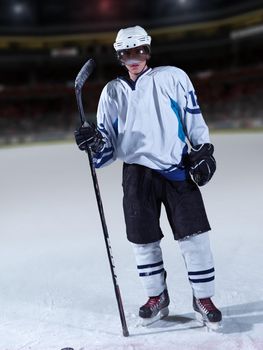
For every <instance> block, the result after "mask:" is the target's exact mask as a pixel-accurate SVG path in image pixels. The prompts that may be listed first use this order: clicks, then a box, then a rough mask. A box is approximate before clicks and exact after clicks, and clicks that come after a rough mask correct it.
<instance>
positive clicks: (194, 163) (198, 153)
mask: <svg viewBox="0 0 263 350" xmlns="http://www.w3.org/2000/svg"><path fill="white" fill-rule="evenodd" d="M213 153H214V146H213V145H212V144H211V143H203V144H201V145H197V146H195V147H192V148H191V151H190V153H189V158H188V159H189V165H190V174H191V175H192V177H193V180H194V181H195V182H196V183H197V185H198V186H204V185H205V184H207V183H208V181H210V180H211V178H212V176H213V175H214V173H215V171H216V161H215V158H214V157H213Z"/></svg>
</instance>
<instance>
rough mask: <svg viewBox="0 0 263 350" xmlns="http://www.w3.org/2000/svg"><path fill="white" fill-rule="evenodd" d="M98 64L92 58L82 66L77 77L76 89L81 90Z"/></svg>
mask: <svg viewBox="0 0 263 350" xmlns="http://www.w3.org/2000/svg"><path fill="white" fill-rule="evenodd" d="M95 66H96V63H95V61H94V60H93V59H92V58H90V59H89V60H88V61H87V62H86V63H85V64H84V66H83V67H82V68H81V70H80V71H79V73H78V75H77V77H76V79H75V89H76V90H81V89H82V87H83V85H84V84H85V81H86V80H87V79H88V77H89V76H90V75H91V73H92V72H93V70H94V68H95Z"/></svg>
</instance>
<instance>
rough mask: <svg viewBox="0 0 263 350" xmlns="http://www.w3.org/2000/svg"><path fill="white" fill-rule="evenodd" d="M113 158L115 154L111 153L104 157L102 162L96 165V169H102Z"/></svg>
mask: <svg viewBox="0 0 263 350" xmlns="http://www.w3.org/2000/svg"><path fill="white" fill-rule="evenodd" d="M112 158H113V153H110V154H108V155H106V156H105V157H102V158H101V161H99V162H96V163H95V168H100V167H101V166H102V165H103V164H105V163H107V162H108V161H109V160H110V159H112Z"/></svg>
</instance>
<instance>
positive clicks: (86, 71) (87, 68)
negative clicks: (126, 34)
mask: <svg viewBox="0 0 263 350" xmlns="http://www.w3.org/2000/svg"><path fill="white" fill-rule="evenodd" d="M94 68H95V62H94V60H93V59H89V60H88V61H87V62H86V63H85V64H84V66H83V67H82V68H81V70H80V72H79V73H78V75H77V77H76V80H75V93H76V99H77V105H78V110H79V116H80V121H81V124H82V125H88V124H89V122H88V121H87V119H86V116H85V113H84V109H83V104H82V87H83V85H84V84H85V82H86V80H87V79H88V77H89V76H90V74H91V73H92V71H93V69H94ZM86 153H87V154H88V157H89V164H90V170H91V176H92V180H93V186H94V190H95V194H96V199H97V204H98V209H99V214H100V219H101V225H102V230H103V234H104V240H105V244H106V250H107V255H108V259H109V264H110V270H111V276H112V281H113V285H114V291H115V296H116V300H117V304H118V309H119V314H120V320H121V325H122V332H123V335H124V337H128V336H129V331H128V328H127V324H126V319H125V314H124V309H123V304H122V299H121V294H120V288H119V285H118V282H117V275H116V273H115V265H114V260H113V255H112V249H111V244H110V238H109V234H108V229H107V225H106V220H105V216H104V210H103V206H102V200H101V196H100V190H99V184H98V179H97V174H96V171H95V167H94V164H93V160H92V153H91V150H90V148H87V149H86Z"/></svg>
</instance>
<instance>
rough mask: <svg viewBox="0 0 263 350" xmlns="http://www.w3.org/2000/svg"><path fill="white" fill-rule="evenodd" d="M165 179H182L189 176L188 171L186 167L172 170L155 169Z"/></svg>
mask: <svg viewBox="0 0 263 350" xmlns="http://www.w3.org/2000/svg"><path fill="white" fill-rule="evenodd" d="M155 171H157V172H158V173H159V174H161V175H162V176H163V177H165V178H166V179H167V180H170V181H184V180H186V179H187V178H188V177H189V174H188V171H187V170H186V169H175V170H173V171H166V170H155Z"/></svg>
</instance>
